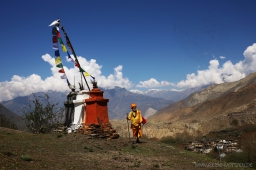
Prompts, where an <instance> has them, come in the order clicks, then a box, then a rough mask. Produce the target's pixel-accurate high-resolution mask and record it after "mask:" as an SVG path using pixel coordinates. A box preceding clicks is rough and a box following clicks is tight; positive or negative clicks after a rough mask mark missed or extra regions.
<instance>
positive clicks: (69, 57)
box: [67, 51, 75, 63]
mask: <svg viewBox="0 0 256 170" xmlns="http://www.w3.org/2000/svg"><path fill="white" fill-rule="evenodd" d="M67 53H68V59H70V60H71V61H72V62H73V63H74V62H75V61H74V60H73V58H71V56H70V54H69V52H68V51H67Z"/></svg>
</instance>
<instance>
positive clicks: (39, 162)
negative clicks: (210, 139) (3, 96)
mask: <svg viewBox="0 0 256 170" xmlns="http://www.w3.org/2000/svg"><path fill="white" fill-rule="evenodd" d="M0 139H1V140H0V169H1V170H6V169H26V170H30V169H47V170H48V169H53V170H58V169H63V170H64V169H88V170H90V169H104V170H105V169H111V170H112V169H142V170H148V169H176V170H177V169H198V167H197V166H198V165H199V164H198V163H205V164H207V163H211V164H213V163H218V161H217V160H215V159H211V158H209V157H207V156H205V155H199V154H196V153H192V152H189V151H185V150H183V149H181V148H178V147H175V146H172V145H169V144H165V143H162V142H160V141H158V140H153V139H151V140H150V139H147V138H142V139H141V141H142V143H139V144H132V143H131V142H129V138H123V137H120V138H118V139H110V140H107V139H93V138H92V139H89V138H88V136H86V135H83V134H79V133H71V134H62V133H52V134H32V133H26V132H21V131H17V130H11V129H7V128H2V127H0ZM207 169H216V168H214V167H212V168H207ZM222 169H225V168H224V167H223V168H222ZM226 169H228V168H226ZM229 169H234V167H233V168H229Z"/></svg>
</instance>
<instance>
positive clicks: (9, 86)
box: [0, 54, 132, 102]
mask: <svg viewBox="0 0 256 170" xmlns="http://www.w3.org/2000/svg"><path fill="white" fill-rule="evenodd" d="M42 59H43V60H44V61H45V62H47V63H49V64H50V65H51V68H50V69H51V71H52V76H50V77H47V78H46V79H45V80H42V78H41V77H40V76H39V75H36V74H32V75H30V76H28V77H20V76H18V75H14V76H13V77H12V79H11V81H9V82H8V81H6V82H0V91H1V95H0V102H1V101H6V100H11V99H13V98H15V97H17V96H25V95H29V94H31V93H35V92H42V91H48V90H54V91H62V92H65V91H67V90H69V88H68V86H67V82H66V80H65V79H61V78H60V76H61V75H63V74H61V73H59V72H58V70H59V68H58V67H56V66H55V59H54V58H53V57H51V56H50V55H49V54H45V55H43V56H42ZM78 60H79V63H80V65H81V66H82V68H83V69H84V70H85V71H87V72H88V73H89V74H91V75H92V76H94V77H95V78H96V81H97V82H98V86H99V87H103V88H114V87H115V86H120V87H124V88H130V87H131V86H132V83H131V82H130V80H129V79H128V78H124V77H123V73H122V66H121V65H119V66H117V67H116V68H114V73H113V74H110V75H109V76H107V77H105V76H104V75H101V68H102V66H100V65H98V64H97V63H96V60H94V59H91V60H89V61H88V60H86V59H85V58H83V57H80V56H79V57H78ZM70 62H71V61H70ZM64 70H65V72H66V75H67V77H68V79H69V81H70V83H71V84H73V83H74V77H75V81H76V83H75V85H76V88H77V90H78V88H79V87H78V82H80V80H81V75H80V73H79V70H78V68H76V67H72V68H67V67H64ZM86 79H87V83H88V85H89V87H90V89H92V84H91V83H90V81H91V77H86ZM84 88H85V89H88V88H87V86H86V84H85V83H84Z"/></svg>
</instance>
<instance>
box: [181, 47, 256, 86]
mask: <svg viewBox="0 0 256 170" xmlns="http://www.w3.org/2000/svg"><path fill="white" fill-rule="evenodd" d="M209 64H210V65H209V67H208V69H207V70H198V71H197V75H196V74H195V73H192V74H188V75H187V78H186V80H182V81H180V82H179V83H177V87H179V88H181V87H187V88H189V87H196V86H202V85H208V84H211V83H217V84H219V83H224V82H233V81H237V80H240V79H241V78H244V77H245V76H246V75H248V74H250V73H252V72H255V71H256V43H254V44H253V45H252V46H249V47H248V48H247V49H246V50H245V51H244V60H243V61H239V62H238V63H236V64H232V62H231V61H226V62H225V63H224V64H223V65H222V67H220V66H219V61H218V60H217V59H214V60H211V61H210V62H209Z"/></svg>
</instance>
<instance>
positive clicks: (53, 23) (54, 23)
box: [49, 19, 60, 26]
mask: <svg viewBox="0 0 256 170" xmlns="http://www.w3.org/2000/svg"><path fill="white" fill-rule="evenodd" d="M59 23H60V20H59V19H57V20H55V21H53V22H52V23H51V24H50V25H49V26H53V25H57V24H59Z"/></svg>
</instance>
